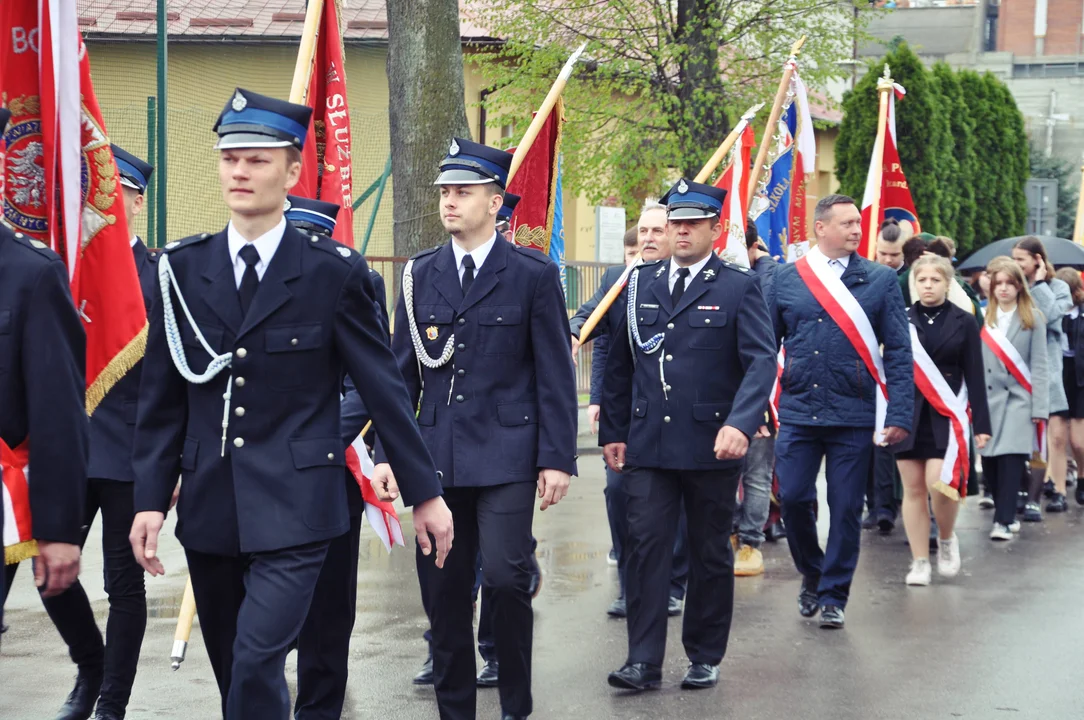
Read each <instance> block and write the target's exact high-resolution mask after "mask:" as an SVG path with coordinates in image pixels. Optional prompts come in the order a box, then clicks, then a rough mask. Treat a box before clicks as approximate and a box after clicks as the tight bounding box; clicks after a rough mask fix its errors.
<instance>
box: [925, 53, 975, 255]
mask: <svg viewBox="0 0 1084 720" xmlns="http://www.w3.org/2000/svg"><path fill="white" fill-rule="evenodd" d="M933 77H934V79H935V80H936V85H937V89H938V91H939V92H940V94H941V108H942V110H943V111H944V112H945V113H946V114H947V115H948V121H949V133H950V134H949V136H948V139H949V141H950V144H951V150H950V152H951V154H952V156H953V158H954V159H955V166H954V167H953V168H951V177H950V173H948V172H947V173H945V174H943V175H942V196H943V197H944V198H945V199H946V202H945V203H944V204H943V207H942V210H943V212H942V218H941V232H942V233H943V234H945V235H948V236H950V237H952V238H953V239H954V240H956V246H957V248H958V249H959V254H960V256H961V257H963V256H964V255H966V254H967V253H969V252H970V251H971V249H972V247H974V243H975V174H974V173H975V166H976V163H977V159H976V157H975V136H974V134H975V119H974V117H973V116H972V114H971V112H970V108H969V107H968V104H967V102H966V100H965V98H964V94H963V89H962V87H961V85H960V80H959V78H958V77H957V75H956V73H954V72H953V71H952V68H950V67H949V66H948V65H947V64H946V63H943V62H939V63H937V64H936V65H934V66H933ZM949 198H951V201H949V200H948V199H949Z"/></svg>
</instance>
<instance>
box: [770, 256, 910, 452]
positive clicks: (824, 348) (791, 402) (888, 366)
mask: <svg viewBox="0 0 1084 720" xmlns="http://www.w3.org/2000/svg"><path fill="white" fill-rule="evenodd" d="M841 280H842V281H843V284H844V285H845V286H847V288H848V289H849V290H850V291H851V294H852V295H854V297H855V299H856V300H857V301H858V304H859V305H861V306H862V309H863V310H865V312H866V316H867V317H869V320H870V324H871V325H873V331H874V332H875V333H876V335H877V339H878V340H879V341H880V343H881V345H882V348H883V350H882V356H883V357H884V366H885V376H886V379H887V386H888V411H887V415H886V419H885V426H886V427H898V428H902V429H903V430H907V431H910V430H911V420H912V416H913V413H914V392H915V388H914V368H913V365H912V363H913V358H912V357H911V337H910V333H909V331H908V329H907V312H906V309H905V308H904V306H903V296H902V295H901V294H900V290H899V283H898V278H897V276H896V273H895V272H894V271H893V270H892V269H891V268H888V267H885V266H883V265H878V264H876V263H874V262H871V261H870V260H866V259H865V258H863V257H861V256H859V255H858V254H857V253H854V254H852V255H851V259H850V261H849V262H848V265H847V269H846V270H845V271H844V273H843V276H842V278H841ZM768 305H769V307H770V308H771V312H772V319H773V321H774V323H775V332H776V337H777V339H778V340H780V341H783V344H784V346H785V348H786V351H787V352H786V360H785V362H784V365H783V377H782V385H783V392H782V394H781V396H780V399H779V420H780V423H784V424H790V425H818V426H844V427H870V428H872V427H873V426H874V424H875V422H874V420H875V418H874V415H875V399H874V392H876V385H875V383H874V381H873V377H872V376H871V375H870V373H869V371H868V370H867V369H866V365H865V363H864V362H862V359H861V358H859V356H858V353H857V352H856V351H855V349H854V346H853V345H851V343H850V341H849V340H848V339H847V336H846V335H844V334H843V331H842V330H840V328H839V326H838V325H836V324H835V322H833V321H832V318H831V316H829V315H828V312H827V311H826V310H824V308H822V307H821V305H820V303H818V302H817V300H816V298H814V297H813V294H812V293H811V292H810V291H809V289H808V288H807V287H806V285H805V281H804V280H802V278H801V276H799V275H798V268H797V266H796V265H795V264H794V263H790V264H788V265H784V266H782V267H780V268H779V269H778V270H776V272H775V275H774V276H773V280H772V289H771V295H770V296H769V298H768ZM784 338H785V340H784Z"/></svg>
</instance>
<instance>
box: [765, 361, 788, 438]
mask: <svg viewBox="0 0 1084 720" xmlns="http://www.w3.org/2000/svg"><path fill="white" fill-rule="evenodd" d="M786 361H787V349H786V348H785V347H781V348H779V352H778V353H777V354H776V356H775V383H774V384H773V385H772V394H771V396H770V397H769V398H768V409H769V410H770V411H771V413H772V421H773V422H775V427H776V429H778V428H779V398H780V397H781V396H782V395H783V367H784V366H785V365H786Z"/></svg>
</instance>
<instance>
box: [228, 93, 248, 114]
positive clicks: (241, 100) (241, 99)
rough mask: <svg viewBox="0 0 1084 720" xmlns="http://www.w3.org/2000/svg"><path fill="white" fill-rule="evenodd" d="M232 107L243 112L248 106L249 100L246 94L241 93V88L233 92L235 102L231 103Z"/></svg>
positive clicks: (235, 110)
mask: <svg viewBox="0 0 1084 720" xmlns="http://www.w3.org/2000/svg"><path fill="white" fill-rule="evenodd" d="M230 107H232V108H233V111H234V112H241V111H242V110H244V109H245V108H246V107H248V100H246V99H245V96H244V95H242V94H241V91H240V90H238V91H237V92H236V93H234V94H233V102H232V103H231V104H230Z"/></svg>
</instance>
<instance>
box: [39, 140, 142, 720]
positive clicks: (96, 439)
mask: <svg viewBox="0 0 1084 720" xmlns="http://www.w3.org/2000/svg"><path fill="white" fill-rule="evenodd" d="M112 150H113V157H114V158H116V162H117V170H118V171H119V172H120V184H121V187H122V188H123V190H122V191H123V196H124V211H125V216H126V217H127V219H128V224H129V227H131V223H132V221H133V220H134V219H135V217H136V216H137V215H138V214H139V213H140V211H141V210H142V208H143V197H144V193H145V192H146V190H147V183H148V182H149V181H150V178H151V173H153V172H154V167H152V166H151V165H149V164H147V163H145V162H143V161H142V160H140V159H139V158H137V157H135V156H134V155H132V154H130V153H128V152H126V151H124V150H123V149H122V148H120V147H118V146H116V145H113V146H112ZM131 244H132V254H133V256H134V260H135V267H136V273H137V274H138V276H139V285H140V288H141V289H142V291H143V302H144V305H145V307H147V308H150V304H151V298H152V297H153V293H154V289H155V287H156V286H157V284H158V279H157V273H156V268H157V262H156V256H155V255H153V254H151V253H150V252H148V251H147V246H146V245H144V244H143V241H142V240H140V239H139V238H138V237H136V235H135V234H134V233H133V235H132V239H131ZM141 370H142V363H137V364H136V366H135V367H133V368H132V369H131V370H129V371H128V372H127V373H125V375H124V377H123V378H121V379H120V381H119V382H117V384H116V385H114V386H113V388H112V389H110V391H109V392H108V393H106V395H105V398H104V399H103V400H102V402H101V403H100V404H99V405H98V407H97V408H96V409H95V410H94V414H93V415H91V417H90V460H89V464H88V467H87V475H88V478H89V480H88V484H87V503H86V507H85V514H84V515H83V535H82V542H81V544H84V543H86V539H87V535H88V533H89V532H90V528H91V525H93V523H94V516H95V515H97V514H98V511H99V510H101V513H102V527H101V530H102V555H103V559H104V564H105V567H104V574H105V591H106V595H108V597H109V616H108V620H107V621H106V631H105V632H106V637H105V644H104V647H103V644H102V634H101V632H100V631H99V630H98V625H97V622H96V621H95V619H94V612H93V610H92V609H91V607H90V601H89V600H88V599H87V594H86V592H85V591H84V590H83V587H82V585H81V584H80V583H79V582H78V581H76V582H75V584H73V585H72V587H71V588H70V589H69V590H68V591H67V592H65V593H63V594H61V595H58V596H57V597H54V598H49V599H47V600H45V609H46V611H48V613H49V617H50V618H51V619H52V621H53V624H54V625H56V629H57V630H58V631H59V632H60V636H61V637H62V638H63V639H64V642H65V643H66V644H67V645H68V652H69V654H70V655H71V658H72V661H73V662H74V663H75V664H76V666H77V667H78V668H79V674H78V676H77V678H76V682H75V688H74V689H73V690H72V692H71V694H70V695H69V696H68V699H67V701H66V702H65V704H64V706H63V707H62V708H61V709H60V713H59V714H58V715H57V720H85V719H86V718H88V717H90V713H91V710H93V709H94V707H95V705H94V703H95V701H97V703H98V704H97V709H96V710H95V718H99V719H101V720H114V719H117V720H119V719H120V718H123V717H124V713H125V709H126V708H127V706H128V698H129V696H130V695H131V692H132V684H133V683H134V682H135V675H136V667H137V666H138V664H139V650H140V647H141V646H142V645H143V634H144V632H145V630H146V629H147V593H146V589H145V588H144V584H143V568H141V567H140V566H139V563H137V562H136V559H135V557H134V556H133V555H132V552H131V545H130V544H129V542H128V532H129V530H131V527H132V517H133V516H134V514H135V512H134V510H133V505H132V487H133V481H134V479H135V476H134V474H133V471H132V439H133V436H134V434H135V421H136V404H137V400H138V397H139V378H140V372H141Z"/></svg>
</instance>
